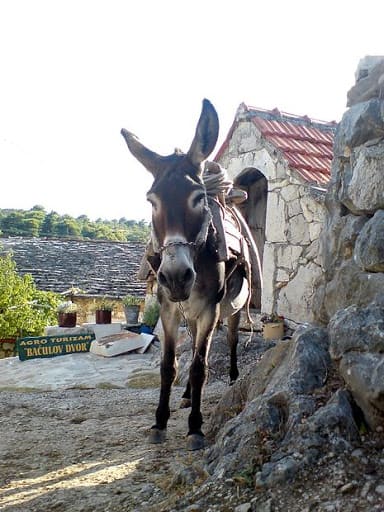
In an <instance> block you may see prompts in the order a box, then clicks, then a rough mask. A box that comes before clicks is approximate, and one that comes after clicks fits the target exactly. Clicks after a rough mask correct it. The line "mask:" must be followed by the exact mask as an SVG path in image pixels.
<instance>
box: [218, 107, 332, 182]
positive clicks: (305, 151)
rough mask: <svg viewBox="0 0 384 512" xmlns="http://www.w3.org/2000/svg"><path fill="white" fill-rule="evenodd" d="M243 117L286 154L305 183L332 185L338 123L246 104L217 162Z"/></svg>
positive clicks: (286, 157)
mask: <svg viewBox="0 0 384 512" xmlns="http://www.w3.org/2000/svg"><path fill="white" fill-rule="evenodd" d="M239 118H241V120H243V119H247V120H250V121H252V122H253V123H254V124H255V126H256V127H257V128H258V129H259V130H260V132H261V134H262V136H263V137H264V138H265V140H267V141H268V142H269V143H271V144H272V145H273V146H274V147H275V148H276V149H278V150H279V151H280V152H281V153H282V155H283V156H284V158H285V159H286V160H287V162H288V165H289V167H290V168H291V169H294V170H295V171H296V172H297V173H298V174H299V175H300V176H301V177H302V178H303V179H304V180H305V181H307V182H311V183H317V184H319V185H324V184H326V183H328V181H329V178H330V175H331V162H332V158H333V151H332V149H333V138H334V133H335V130H336V122H335V121H332V122H330V123H328V122H325V121H317V120H313V119H310V118H309V117H308V116H295V115H292V114H286V113H281V112H279V111H278V110H277V109H274V110H263V109H257V108H255V107H250V106H247V105H244V104H243V103H242V104H241V105H240V107H239V109H238V113H237V115H236V118H235V121H234V124H233V125H232V127H231V129H230V131H229V133H228V136H227V138H226V140H225V142H224V144H223V145H222V147H221V148H220V149H219V151H218V153H217V155H216V157H215V160H217V159H219V158H220V156H221V155H222V154H223V151H224V150H225V148H226V147H227V145H228V143H229V139H230V138H231V136H232V134H233V132H234V130H235V128H236V126H237V125H238V123H239V121H240V119H239Z"/></svg>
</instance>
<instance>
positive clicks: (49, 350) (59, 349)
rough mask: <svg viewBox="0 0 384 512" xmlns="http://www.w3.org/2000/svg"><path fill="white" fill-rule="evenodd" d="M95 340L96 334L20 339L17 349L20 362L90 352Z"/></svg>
mask: <svg viewBox="0 0 384 512" xmlns="http://www.w3.org/2000/svg"><path fill="white" fill-rule="evenodd" d="M94 339H95V335H94V334H63V335H60V336H35V337H29V338H19V339H18V340H17V349H18V352H19V358H20V361H26V360H27V359H35V358H42V357H56V356H64V355H66V354H78V353H81V352H89V347H90V346H91V342H92V341H93V340H94Z"/></svg>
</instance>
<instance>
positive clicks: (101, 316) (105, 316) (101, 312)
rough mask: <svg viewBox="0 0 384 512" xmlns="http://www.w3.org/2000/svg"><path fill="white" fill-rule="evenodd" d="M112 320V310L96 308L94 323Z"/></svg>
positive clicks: (108, 322)
mask: <svg viewBox="0 0 384 512" xmlns="http://www.w3.org/2000/svg"><path fill="white" fill-rule="evenodd" d="M111 322H112V311H111V310H109V309H97V310H96V323H97V324H110V323H111Z"/></svg>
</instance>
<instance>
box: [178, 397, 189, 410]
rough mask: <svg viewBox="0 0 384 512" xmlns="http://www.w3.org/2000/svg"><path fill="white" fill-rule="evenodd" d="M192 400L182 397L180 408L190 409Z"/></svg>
mask: <svg viewBox="0 0 384 512" xmlns="http://www.w3.org/2000/svg"><path fill="white" fill-rule="evenodd" d="M191 405H192V401H191V399H190V398H182V399H181V402H180V409H188V407H191Z"/></svg>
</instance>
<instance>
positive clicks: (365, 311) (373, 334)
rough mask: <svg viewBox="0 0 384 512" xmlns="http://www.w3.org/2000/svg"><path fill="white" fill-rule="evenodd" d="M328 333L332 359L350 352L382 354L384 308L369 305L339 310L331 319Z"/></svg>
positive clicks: (383, 350) (383, 347) (383, 349)
mask: <svg viewBox="0 0 384 512" xmlns="http://www.w3.org/2000/svg"><path fill="white" fill-rule="evenodd" d="M328 332H329V339H330V353H331V356H332V357H333V358H334V359H340V358H341V357H342V356H343V355H344V354H346V353H348V352H351V351H356V352H383V353H384V307H381V306H378V305H376V304H370V305H369V306H367V307H359V306H356V305H352V306H349V307H347V308H345V309H341V310H340V311H338V312H337V313H335V315H334V316H333V317H332V318H331V321H330V322H329V325H328Z"/></svg>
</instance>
